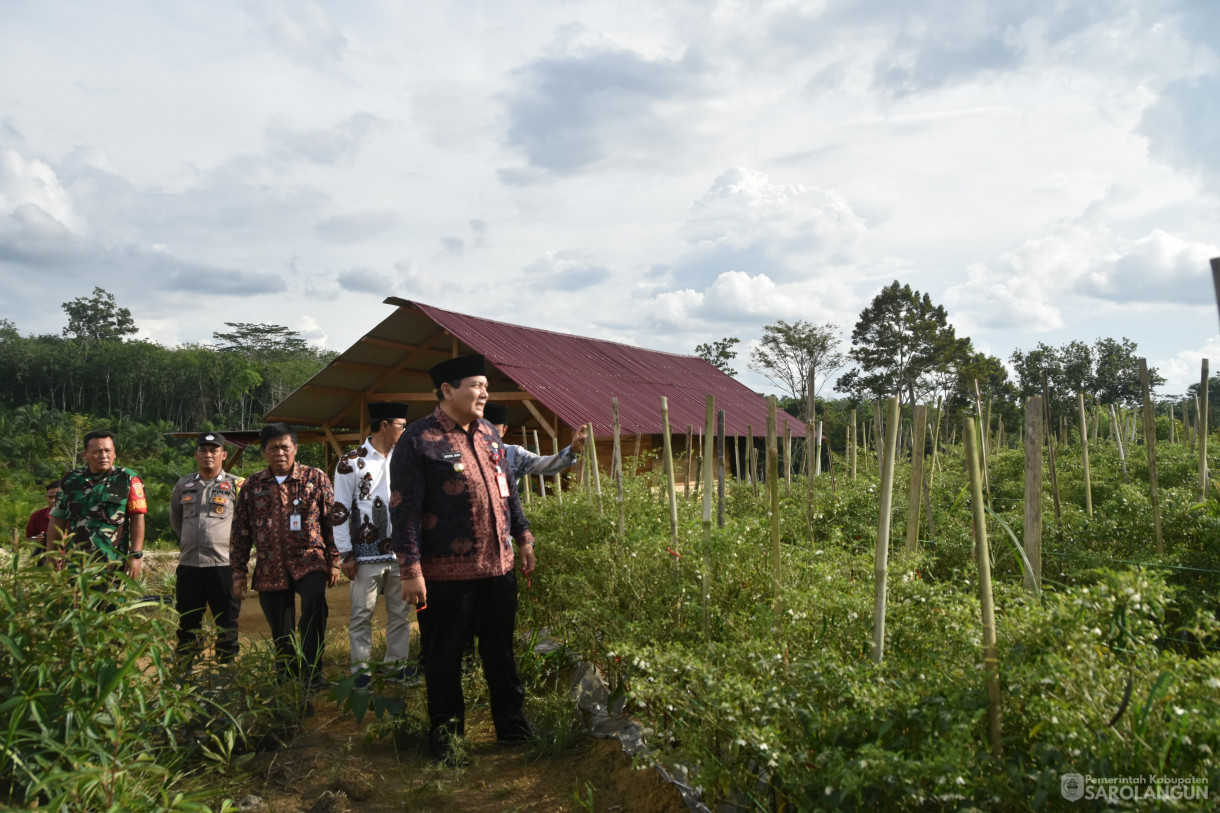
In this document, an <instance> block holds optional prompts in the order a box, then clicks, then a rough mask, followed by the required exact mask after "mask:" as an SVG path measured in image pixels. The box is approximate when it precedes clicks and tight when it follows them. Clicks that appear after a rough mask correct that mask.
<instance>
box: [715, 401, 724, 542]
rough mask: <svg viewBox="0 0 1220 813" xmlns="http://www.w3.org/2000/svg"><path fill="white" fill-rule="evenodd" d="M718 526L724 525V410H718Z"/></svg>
mask: <svg viewBox="0 0 1220 813" xmlns="http://www.w3.org/2000/svg"><path fill="white" fill-rule="evenodd" d="M716 468H717V473H716V527H717V528H723V527H724V410H723V409H721V410H717V412H716Z"/></svg>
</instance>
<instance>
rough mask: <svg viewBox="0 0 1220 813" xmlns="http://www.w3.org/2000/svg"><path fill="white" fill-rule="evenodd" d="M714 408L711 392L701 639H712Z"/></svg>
mask: <svg viewBox="0 0 1220 813" xmlns="http://www.w3.org/2000/svg"><path fill="white" fill-rule="evenodd" d="M715 409H716V398H715V396H713V395H712V394H711V393H709V394H708V396H707V406H706V407H705V412H704V416H703V417H704V421H703V426H704V432H703V575H702V577H701V578H700V580H699V581H700V586H701V587H702V588H703V639H704V640H705V641H710V640H711V639H712V566H713V561H712V458H713V456H714V455H715V450H714V449H713V448H712V438H713V436H714V435H715V432H716V425H715V423H714V422H713V415H714V413H715Z"/></svg>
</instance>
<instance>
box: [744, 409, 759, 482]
mask: <svg viewBox="0 0 1220 813" xmlns="http://www.w3.org/2000/svg"><path fill="white" fill-rule="evenodd" d="M746 467H747V468H749V473H748V474H747V477H748V478H749V479H747V480H746V482H747V483H749V484H750V485H751V486H752V487H753V489H754V496H755V497H757V496H758V458H757V457H756V456H755V454H754V425H753V424H749V423H747V424H746Z"/></svg>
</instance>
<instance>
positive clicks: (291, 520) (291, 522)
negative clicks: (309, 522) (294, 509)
mask: <svg viewBox="0 0 1220 813" xmlns="http://www.w3.org/2000/svg"><path fill="white" fill-rule="evenodd" d="M288 530H290V531H299V530H301V515H300V514H291V515H289V517H288Z"/></svg>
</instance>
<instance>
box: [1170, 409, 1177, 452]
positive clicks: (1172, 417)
mask: <svg viewBox="0 0 1220 813" xmlns="http://www.w3.org/2000/svg"><path fill="white" fill-rule="evenodd" d="M1175 422H1176V421H1175V419H1174V415H1173V403H1172V402H1170V404H1169V442H1170V443H1173V442H1174V434H1175V432H1174V431H1173V425H1174V423H1175Z"/></svg>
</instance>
